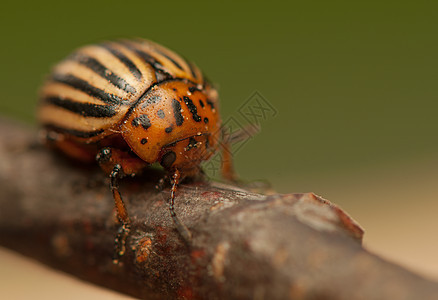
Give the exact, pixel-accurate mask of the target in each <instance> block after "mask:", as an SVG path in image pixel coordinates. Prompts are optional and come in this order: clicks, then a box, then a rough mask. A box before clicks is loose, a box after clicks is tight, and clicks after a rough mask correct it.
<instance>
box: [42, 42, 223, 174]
mask: <svg viewBox="0 0 438 300" xmlns="http://www.w3.org/2000/svg"><path fill="white" fill-rule="evenodd" d="M217 98H218V97H217V92H216V90H215V89H214V88H212V87H211V86H210V84H208V83H207V82H206V81H205V80H204V77H203V75H202V73H201V72H200V70H199V69H198V68H197V67H196V66H195V65H193V64H191V63H189V62H187V61H186V60H185V59H183V58H181V57H180V56H179V55H177V54H175V53H174V52H172V51H170V50H168V49H167V48H165V47H163V46H160V45H158V44H156V43H153V42H151V41H147V40H142V39H135V40H120V41H115V42H105V43H101V44H95V45H90V46H85V47H82V48H80V49H78V50H77V51H75V52H74V53H73V54H71V55H70V56H69V57H67V58H66V59H65V60H63V61H61V62H60V63H59V64H58V65H56V66H55V67H54V69H53V72H52V74H51V75H50V76H49V78H48V79H47V81H46V82H45V84H44V85H43V87H42V89H41V95H40V105H39V108H38V118H39V121H40V123H41V124H42V126H43V127H44V128H45V129H46V130H47V131H48V132H49V133H54V134H55V135H56V136H57V139H62V140H65V141H69V142H73V143H75V144H78V145H81V144H83V145H87V147H89V146H90V145H96V146H95V150H96V151H98V150H99V147H101V146H102V145H105V143H103V141H107V142H106V144H108V141H111V140H117V137H121V139H119V140H123V141H124V142H126V145H127V146H129V148H130V150H132V151H133V152H134V153H135V154H136V155H137V156H138V157H140V158H141V159H142V160H144V161H145V162H147V163H154V162H157V161H160V159H162V158H163V156H164V155H165V154H166V153H167V152H169V151H178V153H177V154H180V155H177V157H176V158H175V159H174V163H173V165H172V166H173V167H175V166H176V167H180V168H186V167H187V168H188V165H187V164H189V165H190V164H191V165H193V164H197V163H199V161H201V160H205V159H208V158H209V157H210V156H211V155H212V154H213V153H214V151H215V150H216V149H217V147H218V143H219V136H220V130H219V128H220V125H221V120H220V117H219V112H218V99H217ZM114 138H116V139H114ZM185 144H187V145H185ZM106 146H111V145H106ZM194 148H196V149H194ZM201 148H202V149H201ZM89 149H94V148H92V147H91V148H89ZM192 149H194V150H193V151H191V152H190V151H189V150H192ZM167 167H170V166H167Z"/></svg>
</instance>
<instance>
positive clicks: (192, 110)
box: [183, 96, 202, 122]
mask: <svg viewBox="0 0 438 300" xmlns="http://www.w3.org/2000/svg"><path fill="white" fill-rule="evenodd" d="M183 99H184V103H185V104H186V105H187V108H188V109H189V111H190V113H191V114H192V116H193V120H195V121H196V122H201V120H202V118H201V117H200V116H198V110H197V108H196V105H195V104H193V101H192V99H190V98H189V97H187V96H184V97H183Z"/></svg>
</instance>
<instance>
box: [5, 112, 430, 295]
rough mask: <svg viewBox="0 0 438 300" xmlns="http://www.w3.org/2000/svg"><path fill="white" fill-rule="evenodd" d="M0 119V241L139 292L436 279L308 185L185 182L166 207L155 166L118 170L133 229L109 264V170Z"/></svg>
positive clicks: (420, 289)
mask: <svg viewBox="0 0 438 300" xmlns="http://www.w3.org/2000/svg"><path fill="white" fill-rule="evenodd" d="M35 137H36V133H35V131H34V130H31V129H29V128H24V127H23V126H20V125H17V124H16V123H13V122H11V121H6V120H2V121H0V190H1V198H0V244H1V245H4V246H7V247H9V248H11V249H14V250H16V251H19V252H21V253H24V254H26V255H29V256H31V257H34V258H37V259H38V260H40V261H42V262H44V263H46V264H48V265H51V266H53V267H55V268H58V269H61V270H64V271H65V272H69V273H72V274H75V275H76V276H78V277H80V278H83V279H85V280H88V281H90V282H94V283H97V284H100V285H103V286H106V287H109V288H112V289H115V290H118V291H122V292H125V293H127V294H130V295H133V296H136V297H142V298H148V299H155V298H157V299H158V298H160V299H163V298H164V299H166V298H169V299H172V298H175V297H178V298H188V299H191V298H193V299H287V298H289V299H436V297H437V295H438V284H437V283H434V282H431V281H428V280H426V279H423V278H421V277H419V276H417V275H415V274H413V273H411V272H409V271H406V270H404V269H403V268H401V267H399V266H396V265H394V264H391V263H389V262H386V261H384V260H383V259H381V258H379V257H377V256H375V255H373V254H370V253H368V252H367V251H366V250H364V249H363V248H362V247H361V237H362V233H363V231H362V229H361V228H360V227H359V226H358V225H357V224H356V223H355V222H354V221H353V220H352V219H350V217H348V215H346V214H345V213H344V212H343V211H342V210H340V209H339V208H338V207H336V206H335V205H333V204H331V203H330V202H328V201H326V200H324V199H322V198H320V197H318V196H316V195H314V194H289V195H270V196H265V195H260V194H255V193H251V192H247V191H244V190H242V189H240V188H237V187H233V186H229V185H223V184H219V183H212V182H210V183H208V182H194V183H187V184H185V185H182V186H181V187H180V189H179V190H178V192H177V198H176V212H177V213H178V215H179V217H180V218H181V220H182V221H183V222H184V224H186V225H187V226H188V227H189V228H190V230H191V232H192V233H193V241H192V243H191V244H190V245H185V244H184V243H183V242H182V240H181V239H180V236H179V235H178V233H177V232H176V231H175V228H174V225H173V223H172V220H171V218H170V215H169V211H168V208H167V200H166V199H167V197H168V195H169V189H165V190H164V191H163V192H158V191H156V190H155V189H154V185H155V184H156V183H157V181H158V180H159V178H160V176H161V175H162V174H161V173H160V172H158V171H152V170H151V172H148V173H147V174H145V175H143V176H140V177H138V178H135V179H125V180H122V182H121V192H122V195H123V196H124V198H125V201H126V204H127V207H128V210H129V213H130V215H131V218H132V221H133V224H132V234H131V235H130V237H129V239H128V243H129V250H128V252H127V254H126V255H125V256H124V257H123V260H122V264H120V265H113V263H112V256H113V244H114V236H115V234H116V231H117V225H116V224H115V221H114V213H113V200H112V196H111V193H110V190H109V188H108V179H107V178H105V176H104V175H103V173H102V172H101V171H100V170H99V169H98V168H97V167H95V166H94V167H93V166H84V165H78V164H77V163H75V162H71V161H69V160H67V159H65V158H63V157H62V156H60V155H56V154H54V153H53V152H51V151H49V150H47V149H45V148H43V147H41V146H38V144H37V143H36V138H35Z"/></svg>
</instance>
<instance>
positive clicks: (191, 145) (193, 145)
mask: <svg viewBox="0 0 438 300" xmlns="http://www.w3.org/2000/svg"><path fill="white" fill-rule="evenodd" d="M196 147H198V142H197V141H196V140H195V139H194V138H193V137H191V138H189V144H188V145H187V148H186V150H187V151H188V150H190V149H192V148H196Z"/></svg>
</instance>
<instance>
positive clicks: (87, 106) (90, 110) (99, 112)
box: [44, 97, 117, 118]
mask: <svg viewBox="0 0 438 300" xmlns="http://www.w3.org/2000/svg"><path fill="white" fill-rule="evenodd" d="M44 102H46V103H49V104H52V105H55V106H57V107H61V108H64V109H66V110H68V111H70V112H72V113H75V114H78V115H81V116H84V117H92V118H111V117H113V116H114V115H115V114H116V113H117V112H116V110H115V109H114V108H115V106H114V105H98V104H93V103H82V102H77V101H73V100H70V99H61V98H59V97H47V98H44Z"/></svg>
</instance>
